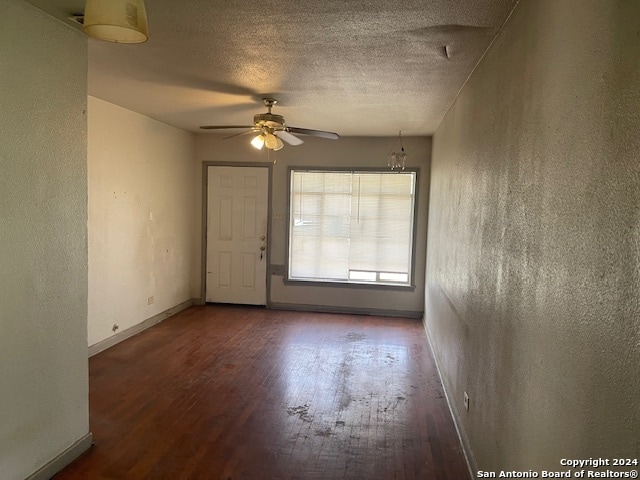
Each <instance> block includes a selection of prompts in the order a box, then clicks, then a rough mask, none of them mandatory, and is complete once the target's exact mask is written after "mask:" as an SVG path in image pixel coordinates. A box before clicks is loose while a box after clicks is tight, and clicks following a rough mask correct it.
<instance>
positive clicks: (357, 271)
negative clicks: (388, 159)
mask: <svg viewBox="0 0 640 480" xmlns="http://www.w3.org/2000/svg"><path fill="white" fill-rule="evenodd" d="M414 197H415V172H402V173H396V172H389V173H387V172H368V171H362V172H342V171H340V172H331V171H296V170H294V171H292V174H291V198H290V205H291V210H290V217H289V218H290V222H291V223H290V229H289V231H290V238H289V277H290V278H291V279H301V280H317V281H340V282H350V281H351V282H357V283H363V282H364V283H370V282H373V283H385V284H398V283H400V284H408V283H409V282H410V278H411V263H412V262H411V254H412V240H413V220H414V219H413V211H414Z"/></svg>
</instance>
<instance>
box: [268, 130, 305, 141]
mask: <svg viewBox="0 0 640 480" xmlns="http://www.w3.org/2000/svg"><path fill="white" fill-rule="evenodd" d="M274 135H275V136H276V137H280V138H281V139H282V140H284V141H285V142H287V143H288V144H289V145H301V144H303V143H304V142H303V141H302V139H301V138H298V137H296V136H295V135H292V134H290V133H289V132H287V131H286V130H278V131H276V132H274Z"/></svg>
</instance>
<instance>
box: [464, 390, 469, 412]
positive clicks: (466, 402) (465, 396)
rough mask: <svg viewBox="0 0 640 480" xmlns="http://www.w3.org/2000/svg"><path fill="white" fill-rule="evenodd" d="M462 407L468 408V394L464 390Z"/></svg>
mask: <svg viewBox="0 0 640 480" xmlns="http://www.w3.org/2000/svg"><path fill="white" fill-rule="evenodd" d="M464 409H465V410H469V395H468V394H467V392H464Z"/></svg>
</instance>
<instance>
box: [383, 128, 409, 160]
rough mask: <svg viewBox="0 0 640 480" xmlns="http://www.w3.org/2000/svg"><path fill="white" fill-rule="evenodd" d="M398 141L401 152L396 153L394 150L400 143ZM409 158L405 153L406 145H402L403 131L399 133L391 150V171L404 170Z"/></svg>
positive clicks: (389, 158) (389, 156) (389, 155)
mask: <svg viewBox="0 0 640 480" xmlns="http://www.w3.org/2000/svg"><path fill="white" fill-rule="evenodd" d="M398 140H400V151H399V152H394V151H393V149H394V148H395V146H396V144H397V143H398ZM407 158H409V155H407V154H406V153H405V151H404V145H402V131H400V132H398V138H397V139H396V141H395V142H394V143H393V145H392V146H391V150H389V154H388V160H387V166H388V167H389V168H390V169H391V170H404V166H405V163H406V161H407Z"/></svg>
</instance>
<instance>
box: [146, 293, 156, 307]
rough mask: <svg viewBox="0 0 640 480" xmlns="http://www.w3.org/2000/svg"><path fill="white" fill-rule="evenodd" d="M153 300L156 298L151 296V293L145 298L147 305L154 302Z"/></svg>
mask: <svg viewBox="0 0 640 480" xmlns="http://www.w3.org/2000/svg"><path fill="white" fill-rule="evenodd" d="M155 301H156V299H155V298H153V295H152V296H150V297H149V298H148V299H147V305H151V304H152V303H153V302H155Z"/></svg>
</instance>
